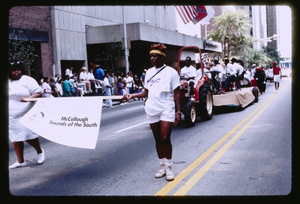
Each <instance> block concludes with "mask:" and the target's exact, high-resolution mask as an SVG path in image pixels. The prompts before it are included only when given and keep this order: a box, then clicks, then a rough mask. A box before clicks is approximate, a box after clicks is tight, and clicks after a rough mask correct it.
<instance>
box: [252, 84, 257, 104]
mask: <svg viewBox="0 0 300 204" xmlns="http://www.w3.org/2000/svg"><path fill="white" fill-rule="evenodd" d="M252 94H253V95H254V97H255V99H254V102H258V89H257V87H253V88H252Z"/></svg>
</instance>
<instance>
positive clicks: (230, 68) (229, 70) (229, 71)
mask: <svg viewBox="0 0 300 204" xmlns="http://www.w3.org/2000/svg"><path fill="white" fill-rule="evenodd" d="M225 69H226V73H227V74H229V75H234V76H235V75H236V69H235V66H233V64H229V63H228V64H227V66H226V67H225Z"/></svg>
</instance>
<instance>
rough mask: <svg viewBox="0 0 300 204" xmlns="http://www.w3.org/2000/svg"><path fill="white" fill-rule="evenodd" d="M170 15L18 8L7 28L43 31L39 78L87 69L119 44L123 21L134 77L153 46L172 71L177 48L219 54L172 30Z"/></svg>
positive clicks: (217, 47)
mask: <svg viewBox="0 0 300 204" xmlns="http://www.w3.org/2000/svg"><path fill="white" fill-rule="evenodd" d="M123 9H124V13H123V12H122V11H123ZM25 11H26V12H25ZM175 12H176V9H175V6H124V7H123V6H31V7H22V6H20V7H13V8H12V9H11V11H10V19H9V27H10V28H21V29H29V30H32V31H46V32H47V34H48V41H46V42H42V41H40V49H41V53H40V55H39V53H38V55H39V56H40V58H41V59H40V61H39V64H40V65H39V67H40V68H39V72H40V73H42V74H43V75H44V76H54V75H55V74H60V75H61V76H64V73H65V70H66V69H67V68H68V67H69V66H73V68H74V69H73V72H76V73H78V74H79V73H80V69H81V67H82V66H85V67H88V68H92V67H93V66H91V63H97V60H95V59H96V58H97V56H99V53H100V52H101V51H103V48H104V46H105V45H106V44H108V43H111V42H113V41H122V38H123V37H124V27H123V25H124V22H125V23H126V27H127V29H126V33H127V38H128V39H129V40H130V41H129V43H130V49H129V65H130V70H132V71H135V72H138V73H139V72H142V70H143V69H145V68H146V69H147V68H149V67H151V63H150V60H149V48H150V45H151V44H152V43H155V42H157V43H164V44H166V45H167V47H168V56H167V59H166V63H168V65H170V66H173V67H174V68H175V67H176V65H177V64H176V62H177V53H178V51H179V49H180V48H181V47H182V46H198V47H200V48H201V49H202V51H203V52H214V53H215V52H216V53H220V52H221V44H220V43H218V42H213V41H204V40H203V39H201V38H195V37H193V36H189V35H185V34H182V33H179V32H176V31H175V29H174V28H176V27H177V25H176V20H175V15H176V13H175ZM123 16H124V19H123ZM17 19H18V20H17ZM29 40H30V39H29ZM192 58H194V57H193V56H192ZM123 64H124V63H123ZM100 66H101V65H100ZM103 68H104V69H106V70H109V67H103ZM123 68H124V67H123ZM123 70H124V69H123ZM124 71H125V70H124Z"/></svg>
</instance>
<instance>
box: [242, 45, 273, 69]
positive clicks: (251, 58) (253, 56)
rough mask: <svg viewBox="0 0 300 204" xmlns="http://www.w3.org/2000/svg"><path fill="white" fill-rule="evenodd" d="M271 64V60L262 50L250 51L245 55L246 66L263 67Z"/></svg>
mask: <svg viewBox="0 0 300 204" xmlns="http://www.w3.org/2000/svg"><path fill="white" fill-rule="evenodd" d="M271 62H272V59H271V58H269V57H268V56H267V54H266V53H265V52H264V51H263V50H254V49H251V50H249V51H248V53H247V55H246V63H247V64H248V66H251V65H252V64H256V65H262V66H265V65H268V64H270V63H271Z"/></svg>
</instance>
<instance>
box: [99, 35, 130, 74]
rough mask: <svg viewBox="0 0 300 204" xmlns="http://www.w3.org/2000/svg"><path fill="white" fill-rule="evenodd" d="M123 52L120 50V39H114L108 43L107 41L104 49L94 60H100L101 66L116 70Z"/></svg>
mask: <svg viewBox="0 0 300 204" xmlns="http://www.w3.org/2000/svg"><path fill="white" fill-rule="evenodd" d="M124 56H125V53H124V50H122V41H116V39H114V40H113V41H111V42H110V43H107V44H106V45H105V47H104V50H102V51H101V54H100V56H99V58H98V59H96V61H100V62H101V65H102V67H105V68H108V69H109V70H110V71H112V72H116V71H117V70H118V69H119V68H120V65H121V60H122V59H123V58H124Z"/></svg>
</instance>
